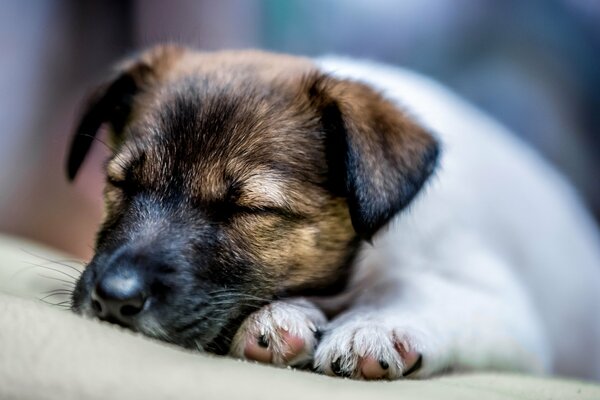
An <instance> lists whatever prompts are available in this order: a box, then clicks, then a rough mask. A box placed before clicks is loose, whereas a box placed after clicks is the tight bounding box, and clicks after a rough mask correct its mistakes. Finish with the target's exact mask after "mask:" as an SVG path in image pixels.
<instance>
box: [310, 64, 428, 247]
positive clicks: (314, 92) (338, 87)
mask: <svg viewBox="0 0 600 400" xmlns="http://www.w3.org/2000/svg"><path fill="white" fill-rule="evenodd" d="M309 96H310V98H311V100H312V102H313V105H315V106H316V107H317V108H318V110H319V113H320V115H321V121H322V125H323V128H324V130H325V135H326V136H325V137H326V152H327V159H328V160H327V161H328V168H329V181H330V182H331V184H332V185H333V186H332V187H333V188H334V190H336V191H338V192H339V193H340V194H342V195H343V196H345V197H346V198H347V201H348V206H349V209H350V216H351V218H352V224H353V226H354V229H355V230H356V232H357V233H358V235H359V236H360V237H361V238H363V239H365V240H368V241H370V240H371V238H372V236H373V235H374V234H375V233H376V232H377V231H378V230H379V229H380V228H381V227H383V226H384V225H385V224H386V223H387V222H388V221H389V220H390V219H391V218H392V217H393V216H394V215H395V214H396V213H398V212H399V211H400V210H402V209H403V208H404V207H406V206H407V205H408V204H409V203H410V201H411V200H412V199H413V198H414V197H415V195H416V194H417V192H419V190H420V189H421V188H422V186H423V184H424V183H425V181H426V180H427V178H428V177H429V176H430V175H431V174H432V172H433V170H434V169H435V167H436V163H437V158H438V154H439V145H438V142H437V140H436V139H435V138H434V137H433V136H432V135H431V134H430V133H428V132H427V131H426V130H425V129H424V128H422V127H421V126H419V125H418V124H417V123H415V122H414V121H412V120H411V119H410V118H409V117H408V116H407V115H406V114H405V113H403V112H402V111H401V110H400V109H399V108H398V107H397V106H396V105H395V104H393V103H392V102H390V101H388V100H386V99H385V98H384V97H383V96H381V95H380V94H379V93H377V92H376V91H375V90H373V89H372V88H371V87H369V86H367V85H365V84H362V83H358V82H353V81H347V80H339V79H336V78H332V77H328V76H322V75H321V76H317V77H316V78H315V79H314V80H313V81H312V83H311V84H310V85H309Z"/></svg>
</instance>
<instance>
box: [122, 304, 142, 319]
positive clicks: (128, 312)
mask: <svg viewBox="0 0 600 400" xmlns="http://www.w3.org/2000/svg"><path fill="white" fill-rule="evenodd" d="M142 308H143V304H142V305H141V306H137V305H131V304H126V305H124V306H122V307H121V309H120V310H119V312H120V313H121V315H122V316H124V317H132V316H134V315H136V314H138V313H139V312H140V311H142Z"/></svg>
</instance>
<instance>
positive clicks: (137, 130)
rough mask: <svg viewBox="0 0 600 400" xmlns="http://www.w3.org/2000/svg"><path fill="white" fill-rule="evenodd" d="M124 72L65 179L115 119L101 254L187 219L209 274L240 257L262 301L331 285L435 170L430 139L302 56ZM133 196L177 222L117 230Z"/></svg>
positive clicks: (86, 130)
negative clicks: (122, 91) (207, 240)
mask: <svg viewBox="0 0 600 400" xmlns="http://www.w3.org/2000/svg"><path fill="white" fill-rule="evenodd" d="M119 70H120V71H121V72H120V74H121V75H120V76H121V77H123V76H124V77H125V78H124V80H122V82H124V83H119V85H121V86H123V87H125V88H126V92H127V93H128V94H127V96H128V97H127V100H126V101H122V102H121V103H119V104H120V105H119V106H118V107H115V106H113V105H112V103H114V100H111V101H106V100H103V99H105V98H111V99H113V98H115V97H117V96H116V95H115V94H114V93H118V91H119V88H118V87H115V84H114V83H112V86H111V83H109V84H107V85H104V86H103V87H102V88H101V89H99V91H98V93H97V94H96V95H95V97H94V98H93V99H92V100H91V102H90V103H89V105H88V112H87V114H86V116H85V117H84V119H83V120H82V124H81V126H80V129H79V131H78V135H77V136H76V138H75V140H74V144H73V151H72V156H71V159H70V164H69V174H70V176H72V177H73V176H74V175H75V173H76V172H77V169H78V167H79V164H78V162H79V163H80V162H81V161H82V160H83V157H84V156H85V152H86V151H87V148H89V143H86V142H85V140H86V139H85V136H84V134H87V135H94V134H95V131H96V130H97V128H98V127H99V125H100V124H101V123H104V122H109V123H111V125H112V126H113V130H114V133H113V136H112V141H113V143H114V145H115V148H116V151H115V154H114V155H113V157H112V159H111V160H110V161H109V162H108V164H107V169H106V171H107V180H108V182H109V183H108V184H107V187H106V191H105V198H106V207H107V216H106V220H105V223H104V225H103V228H102V230H101V232H100V234H99V236H98V249H97V252H98V253H108V252H111V251H113V249H114V248H115V247H116V246H117V242H119V243H120V242H123V241H127V242H129V243H133V244H131V246H133V247H135V248H136V249H140V248H143V245H142V244H140V243H142V242H143V243H160V241H161V240H164V238H161V235H162V236H164V235H167V234H168V233H166V232H177V231H176V230H173V229H171V228H167V225H169V224H170V225H169V226H172V225H173V226H175V225H177V224H181V223H182V222H181V221H184V222H185V220H186V218H188V219H189V220H190V221H191V220H194V221H196V223H197V224H207V225H210V226H212V227H215V229H214V230H213V231H211V232H212V233H211V234H210V235H211V236H212V237H214V240H216V241H218V249H219V250H218V252H219V254H212V255H211V257H212V259H211V260H212V261H207V262H208V263H211V264H214V265H216V267H212V268H213V269H210V271H211V272H210V274H213V275H211V276H214V275H215V274H221V273H227V272H226V271H225V272H223V269H226V267H225V266H226V265H233V263H234V261H232V260H237V261H235V263H238V264H239V263H243V264H245V265H246V266H248V265H249V266H252V268H251V269H250V270H248V271H246V272H245V273H246V274H247V276H244V277H239V279H240V281H243V282H245V283H244V285H245V286H244V287H245V288H246V289H244V290H245V291H247V292H248V293H251V294H254V295H257V296H263V297H265V298H273V297H277V296H285V295H291V294H309V293H313V292H323V290H325V291H331V290H339V289H341V288H343V281H344V279H345V278H346V277H347V275H348V274H349V266H350V265H351V261H352V259H353V256H354V254H355V252H356V250H357V247H358V243H359V237H362V238H364V239H370V238H371V236H372V235H373V234H374V233H375V232H376V231H377V230H378V229H379V228H381V226H383V225H384V224H385V223H386V222H387V221H388V220H389V219H390V218H391V217H392V216H393V215H394V214H395V213H396V212H397V211H399V210H400V209H401V208H403V207H404V206H405V205H406V204H407V203H408V202H409V201H410V200H411V199H412V197H413V196H414V195H415V193H416V192H417V191H418V189H419V188H420V186H421V185H422V183H423V182H424V180H425V179H426V178H427V176H428V175H429V174H430V173H431V170H432V168H433V165H434V163H435V157H436V155H437V146H436V143H435V141H434V139H433V138H432V137H431V136H430V135H428V134H427V133H426V132H424V131H423V130H422V129H421V128H419V127H418V126H417V125H416V124H414V123H413V122H412V121H411V120H410V119H408V118H407V117H406V116H405V115H404V114H403V113H401V112H400V111H399V110H398V109H397V108H396V107H395V106H394V105H392V104H391V103H389V102H387V101H386V100H384V99H383V98H382V97H381V96H380V95H379V94H378V93H376V92H374V91H373V90H372V89H370V88H368V87H367V86H365V85H362V84H360V83H355V82H350V81H341V80H337V79H334V78H331V77H328V76H326V75H323V74H322V73H320V72H319V71H318V70H317V69H316V67H315V66H314V65H313V64H312V63H311V61H310V60H308V59H304V58H300V57H292V56H286V55H277V54H271V53H265V52H260V51H242V52H238V51H236V52H218V53H200V52H194V51H191V50H187V49H183V48H179V47H174V46H162V47H156V48H153V49H151V50H149V51H148V52H146V53H143V54H142V55H141V56H140V57H138V58H137V59H135V60H132V61H127V62H125V63H123V64H122V65H121V66H120V68H119ZM119 79H122V78H118V79H117V82H118V81H119ZM112 82H115V81H112ZM111 91H112V92H111ZM107 93H108V94H107ZM111 96H112V97H111ZM99 99H100V100H99ZM107 107H108V109H107ZM115 110H116V111H119V112H122V111H123V110H125V111H126V112H122V113H123V115H120V114H118V115H119V118H122V117H124V119H123V120H120V119H116V120H113V119H112V118H113V117H112V115H114V114H115V112H116V111H115ZM92 111H94V112H96V114H95V116H94V115H92V116H91V117H90V114H93V112H92ZM82 152H83V155H82V154H81V153H82ZM140 193H143V194H144V195H145V196H146V197H147V198H151V199H152V202H158V203H160V204H162V207H163V208H166V209H168V212H165V215H166V214H169V213H170V214H169V215H174V213H175V211H177V218H175V217H164V219H165V221H166V220H167V219H169V218H171V220H169V221H168V222H165V221H153V222H152V224H150V225H151V226H152V227H153V228H152V229H150V228H140V226H150V225H149V222H148V221H142V222H140V221H139V218H142V217H139V218H138V219H137V220H136V221H137V222H136V223H135V224H133V223H129V225H127V223H124V222H123V221H124V220H127V218H128V214H130V213H132V212H133V211H131V210H132V207H133V206H131V204H130V203H131V201H132V200H131V199H132V198H134V196H137V195H138V194H140ZM148 201H150V200H148ZM166 204H173V205H171V206H168V207H167V206H166ZM136 207H137V208H135V212H138V213H145V214H144V215H150V214H151V212H150V211H147V212H146V211H139V208H140V207H139V206H136ZM173 210H175V211H173ZM184 214H185V215H186V217H182V216H181V215H184ZM153 218H154V217H153ZM157 219H159V220H162V219H163V217H162V216H159V217H158V218H157ZM173 221H175V222H173ZM198 221H203V222H198ZM124 224H125V226H124ZM189 224H191V222H190V223H189ZM178 226H180V225H178ZM203 227H204V225H197V227H196V228H194V229H197V230H202V229H204V228H203ZM128 229H129V230H131V231H135V230H136V229H137V230H139V231H140V232H141V233H139V234H133V233H130V234H128V235H126V234H125V233H123V232H125V231H127V230H128ZM149 231H152V234H149V233H148V232H149ZM115 232H121V233H120V234H121V238H120V239H118V240H117V239H114V238H112V237H113V236H117V234H116V233H115ZM171 234H172V235H177V233H171ZM123 237H126V239H123ZM211 240H212V239H211ZM136 246H137V247H136ZM156 246H158V244H156V245H155V247H156ZM194 246H196V247H194V248H197V246H198V244H195V245H194ZM189 249H191V247H186V246H182V247H181V248H180V250H179V251H180V252H181V253H183V254H184V255H185V253H186V252H188V251H190V252H191V250H189ZM136 251H138V250H136ZM207 251H208V250H207ZM190 258H193V257H192V255H190ZM224 260H226V261H224ZM240 260H243V261H240ZM219 265H221V267H219ZM236 265H237V264H236ZM214 268H221V271H217V270H215V269H214ZM236 271H237V270H236ZM231 274H235V272H231ZM231 274H230V275H231ZM219 276H220V275H219ZM78 301H79V300H78Z"/></svg>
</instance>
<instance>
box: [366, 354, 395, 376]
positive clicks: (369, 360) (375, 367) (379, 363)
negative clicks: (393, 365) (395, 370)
mask: <svg viewBox="0 0 600 400" xmlns="http://www.w3.org/2000/svg"><path fill="white" fill-rule="evenodd" d="M389 368H390V365H389V363H388V362H387V361H385V360H377V359H375V358H374V357H365V358H363V359H362V360H361V363H360V372H361V374H362V376H363V377H364V378H365V379H382V378H385V377H386V376H387V374H388V370H389Z"/></svg>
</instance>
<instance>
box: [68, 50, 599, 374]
mask: <svg viewBox="0 0 600 400" xmlns="http://www.w3.org/2000/svg"><path fill="white" fill-rule="evenodd" d="M382 93H383V94H382ZM401 105H406V106H407V107H408V109H410V110H411V112H412V113H414V115H415V116H416V117H415V118H413V117H411V116H410V115H409V114H408V113H407V112H405V111H403V110H402V108H401ZM417 121H418V122H417ZM103 124H108V125H109V127H110V128H111V143H112V147H113V148H114V154H113V155H112V157H111V158H110V160H108V162H107V164H106V187H105V192H104V193H105V204H106V210H105V211H106V212H105V218H104V222H103V224H102V227H101V228H100V231H99V233H98V236H97V240H96V252H95V256H94V257H93V259H92V260H91V262H90V263H89V265H88V266H87V268H86V269H85V272H84V273H83V274H82V275H81V277H80V279H79V281H78V283H77V286H76V290H75V291H74V293H73V298H72V309H73V310H74V311H75V312H77V313H80V314H83V315H86V316H96V317H98V318H100V319H103V320H106V321H110V322H115V323H118V324H120V325H123V326H126V327H128V328H131V329H133V330H135V331H138V332H141V333H143V334H145V335H148V336H151V337H154V338H158V339H161V340H164V341H167V342H171V343H174V344H177V345H180V346H183V347H187V348H193V349H198V350H206V351H211V352H214V353H218V354H231V355H233V356H235V357H241V358H248V359H254V360H258V361H262V362H267V363H272V364H276V365H293V366H302V365H312V367H313V368H314V369H315V370H317V371H321V372H323V373H326V374H329V375H338V376H345V377H350V378H356V379H397V378H401V377H429V376H431V375H434V374H437V373H441V372H444V371H448V370H455V369H459V370H462V369H484V368H486V369H502V370H512V371H528V372H549V371H554V372H557V373H563V374H570V375H577V376H580V377H599V376H600V346H599V343H598V342H599V341H600V339H599V338H600V314H598V312H597V309H596V307H597V305H598V304H600V254H599V246H598V243H599V241H598V234H597V231H596V227H595V226H594V225H593V222H592V220H591V218H590V217H589V215H588V214H587V213H586V212H585V211H584V209H583V208H582V206H581V205H580V203H579V201H578V199H577V198H576V196H575V195H574V193H573V191H572V190H571V188H570V187H569V186H568V185H567V184H566V183H565V182H564V180H563V179H562V178H561V177H560V176H558V174H557V173H556V172H554V171H553V170H551V169H550V168H549V167H548V166H547V165H545V164H544V163H543V162H542V161H541V160H540V159H539V158H538V157H537V156H536V155H535V154H533V153H532V152H531V151H530V150H529V149H527V148H526V147H525V146H523V145H522V144H520V143H519V142H518V141H517V140H516V139H515V138H512V137H510V135H509V134H507V133H506V132H505V131H504V130H503V128H501V127H499V126H498V125H497V124H495V123H494V122H493V121H491V120H489V119H488V118H487V117H485V116H484V115H482V114H480V113H478V112H477V111H475V110H473V109H472V108H470V107H469V106H468V105H466V104H464V103H463V102H462V101H461V100H460V99H457V98H456V97H454V96H453V95H451V94H449V93H448V92H447V91H446V90H445V89H443V88H441V87H439V86H437V85H436V84H435V83H432V82H430V81H428V80H426V79H424V78H421V77H419V76H417V75H414V74H412V73H409V72H406V71H402V70H400V69H393V68H388V67H384V66H379V65H375V64H369V63H360V62H354V61H349V60H342V59H321V60H310V59H305V58H299V57H292V56H286V55H277V54H271V53H265V52H259V51H239V52H217V53H201V52H195V51H193V50H190V49H185V48H181V47H175V46H159V47H155V48H152V49H150V50H149V51H146V52H145V53H143V54H141V55H140V56H139V57H137V58H135V59H133V60H130V61H127V62H125V63H124V64H122V65H120V66H119V67H118V68H117V73H116V75H115V76H114V77H113V78H112V79H111V80H109V81H107V83H106V84H104V85H103V86H101V87H100V88H98V89H97V90H96V91H95V92H94V94H93V95H92V96H91V97H90V99H89V101H88V102H87V104H86V106H85V109H84V113H83V117H82V119H81V122H80V124H79V127H78V128H77V130H76V133H75V137H74V140H73V143H72V147H71V152H70V155H69V157H68V176H69V178H70V179H74V178H75V176H76V174H77V171H78V169H79V167H80V166H81V164H82V162H83V161H84V158H85V156H86V154H87V152H88V150H89V149H90V146H91V145H92V142H93V139H94V136H95V135H96V132H97V131H98V129H99V128H100V127H101V125H103ZM431 132H436V134H437V136H436V135H433V134H432V133H431ZM442 144H443V145H442ZM442 148H443V151H441V149H442Z"/></svg>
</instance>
